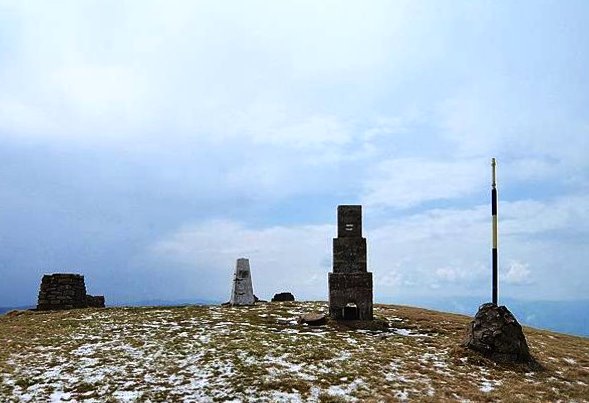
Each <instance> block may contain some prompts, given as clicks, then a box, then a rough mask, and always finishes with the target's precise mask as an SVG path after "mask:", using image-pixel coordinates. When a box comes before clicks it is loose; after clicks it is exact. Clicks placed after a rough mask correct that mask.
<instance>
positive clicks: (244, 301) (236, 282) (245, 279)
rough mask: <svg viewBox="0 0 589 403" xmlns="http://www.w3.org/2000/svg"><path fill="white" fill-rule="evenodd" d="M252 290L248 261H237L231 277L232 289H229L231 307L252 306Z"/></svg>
mask: <svg viewBox="0 0 589 403" xmlns="http://www.w3.org/2000/svg"><path fill="white" fill-rule="evenodd" d="M254 302H255V299H254V288H253V287H252V275H251V271H250V261H249V259H245V258H240V259H237V263H236V264H235V274H234V275H233V287H232V289H231V300H230V304H231V305H253V304H254Z"/></svg>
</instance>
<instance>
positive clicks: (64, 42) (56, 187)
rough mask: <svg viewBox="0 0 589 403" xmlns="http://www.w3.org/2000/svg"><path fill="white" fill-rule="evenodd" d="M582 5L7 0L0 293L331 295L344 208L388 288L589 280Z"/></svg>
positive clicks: (526, 291)
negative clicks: (240, 271)
mask: <svg viewBox="0 0 589 403" xmlns="http://www.w3.org/2000/svg"><path fill="white" fill-rule="evenodd" d="M587 21H589V5H588V3H587V2H583V1H578V2H575V1H563V2H555V1H520V2H511V1H464V2H460V1H452V2H450V1H448V2H443V1H383V2H379V1H371V2H347V1H321V2H317V1H296V2H273V1H266V2H264V1H248V2H241V1H235V2H230V1H227V2H219V1H186V2H181V1H173V2H169V1H165V2H164V1H147V0H143V1H60V2H43V1H2V0H0V206H1V209H0V280H1V281H0V305H21V304H22V305H24V304H29V303H34V302H35V300H36V293H37V291H38V286H39V283H40V279H41V276H42V274H43V273H50V272H59V271H68V272H70V271H73V272H81V273H83V274H85V275H86V279H87V287H88V290H89V292H91V293H95V294H101V293H104V294H105V295H106V297H107V302H111V303H115V302H119V303H121V302H131V301H137V300H142V299H182V298H186V299H189V298H209V299H217V300H225V299H228V298H229V292H230V280H231V276H232V271H233V267H234V264H235V260H236V259H237V258H238V257H249V258H250V262H251V268H252V275H253V280H254V289H255V292H256V294H257V295H258V296H260V297H263V298H270V297H271V296H272V294H274V293H275V292H279V291H285V290H289V291H292V292H293V293H294V294H295V295H296V296H297V297H298V298H303V299H326V298H327V272H328V271H329V270H330V266H331V239H332V238H333V237H334V236H335V235H336V228H335V222H336V207H337V205H338V204H362V205H363V206H364V223H365V230H364V233H365V236H366V237H367V239H368V248H369V249H368V251H369V257H368V259H369V270H371V271H372V272H373V273H374V277H375V299H376V300H377V301H378V300H384V299H387V300H389V301H395V300H396V301H399V302H403V301H404V300H409V299H412V300H414V299H415V298H419V297H420V296H424V297H425V296H428V297H431V296H436V297H445V296H480V297H481V299H482V300H484V299H488V296H489V294H490V290H489V288H490V287H489V284H490V270H489V267H490V235H491V232H490V231H491V230H490V217H489V214H490V213H489V211H490V208H489V191H490V189H489V182H490V158H491V157H496V158H497V159H498V164H499V165H498V175H499V196H500V205H499V215H500V297H502V296H504V297H509V298H522V299H542V300H571V299H579V298H585V297H586V293H587V289H588V288H589V287H588V285H589V270H587V269H588V266H587V262H588V261H589V248H587V244H588V241H589V224H588V223H589V207H588V206H589V157H587V150H589V117H588V115H587V111H588V107H589V80H588V73H587V72H589V52H588V51H587V43H588V40H589V25H588V24H587Z"/></svg>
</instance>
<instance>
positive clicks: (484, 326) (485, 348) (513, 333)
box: [463, 303, 532, 362]
mask: <svg viewBox="0 0 589 403" xmlns="http://www.w3.org/2000/svg"><path fill="white" fill-rule="evenodd" d="M463 345H464V346H465V347H468V348H469V349H471V350H474V351H477V352H479V353H481V354H482V355H484V356H485V357H487V358H490V359H493V360H495V361H498V362H529V361H531V359H532V357H531V355H530V351H529V348H528V343H527V342H526V337H525V336H524V332H523V330H522V327H521V325H520V324H519V323H518V321H517V320H516V319H515V317H514V316H513V314H512V313H511V312H509V310H508V309H507V308H506V307H505V306H497V305H495V304H493V303H487V304H483V305H481V306H480V308H479V310H478V312H477V314H476V315H475V317H474V320H473V321H471V322H470V323H469V325H468V328H467V331H466V339H465V340H464V343H463Z"/></svg>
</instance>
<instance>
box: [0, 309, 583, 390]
mask: <svg viewBox="0 0 589 403" xmlns="http://www.w3.org/2000/svg"><path fill="white" fill-rule="evenodd" d="M310 311H326V305H325V303H322V302H302V303H299V302H295V303H268V304H259V305H256V306H254V307H242V308H230V307H218V306H215V307H212V306H211V307H198V306H189V307H175V308H168V307H166V308H109V309H100V310H96V309H84V310H75V311H68V312H53V313H25V314H20V315H15V314H11V315H5V316H2V317H0V346H2V347H1V348H0V400H1V401H9V402H10V401H27V400H28V401H44V400H59V399H64V400H66V399H75V400H85V401H96V402H98V401H147V400H151V401H184V400H192V401H226V400H234V399H237V400H242V401H321V402H341V401H354V400H356V401H397V400H405V399H409V400H419V401H446V400H471V401H498V400H501V401H508V402H511V401H521V402H529V401H552V400H563V401H587V400H588V399H589V386H588V385H589V339H587V338H582V337H574V336H568V335H563V334H558V333H554V332H549V331H542V330H536V329H531V328H525V334H526V336H527V339H528V344H529V345H530V350H531V353H532V354H533V355H534V356H535V357H536V359H537V360H538V362H539V363H540V364H541V365H542V366H543V369H542V370H535V371H533V370H531V369H530V368H529V367H525V366H506V365H503V366H500V365H497V364H495V363H492V362H490V361H488V360H486V359H483V358H481V357H480V356H478V355H477V354H474V353H470V352H469V351H467V350H465V349H463V348H461V347H460V346H459V345H460V342H461V340H462V338H463V336H464V331H465V328H466V324H467V323H468V321H469V320H470V318H468V317H466V316H462V315H454V314H448V313H441V312H435V311H430V310H425V309H419V308H412V307H405V306H394V305H377V306H376V307H375V314H376V315H377V316H378V317H379V318H382V319H384V320H386V321H388V322H389V323H390V324H391V325H392V328H391V330H390V331H388V332H383V331H378V330H374V331H367V330H357V329H351V328H346V327H345V326H338V325H336V324H332V323H330V324H329V325H328V326H325V327H321V328H317V329H313V328H309V327H306V326H301V325H297V324H296V318H297V316H298V315H299V314H301V313H304V312H310Z"/></svg>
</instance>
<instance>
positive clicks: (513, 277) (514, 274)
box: [501, 261, 532, 285]
mask: <svg viewBox="0 0 589 403" xmlns="http://www.w3.org/2000/svg"><path fill="white" fill-rule="evenodd" d="M528 267H529V265H528V264H526V263H522V262H518V261H511V262H509V265H508V266H507V271H506V272H505V274H503V275H502V276H501V277H502V279H501V280H503V281H505V282H506V283H507V284H515V285H527V284H531V283H532V279H531V277H532V276H531V274H532V272H531V271H530V269H528Z"/></svg>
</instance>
